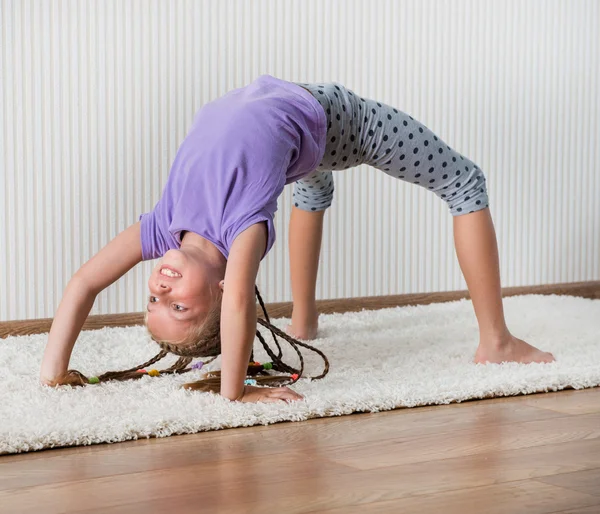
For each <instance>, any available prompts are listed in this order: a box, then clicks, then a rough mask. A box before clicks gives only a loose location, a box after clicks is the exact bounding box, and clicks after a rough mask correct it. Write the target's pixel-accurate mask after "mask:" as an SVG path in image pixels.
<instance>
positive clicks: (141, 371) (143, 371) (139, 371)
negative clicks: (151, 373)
mask: <svg viewBox="0 0 600 514" xmlns="http://www.w3.org/2000/svg"><path fill="white" fill-rule="evenodd" d="M136 373H146V370H145V369H138V370H137V371H136Z"/></svg>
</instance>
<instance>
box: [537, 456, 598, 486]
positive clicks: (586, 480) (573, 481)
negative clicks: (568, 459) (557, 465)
mask: <svg viewBox="0 0 600 514" xmlns="http://www.w3.org/2000/svg"><path fill="white" fill-rule="evenodd" d="M599 446H600V445H599ZM542 481H543V482H544V483H546V484H550V485H557V486H560V487H566V488H567V489H572V490H573V491H579V492H580V493H586V494H591V495H592V496H600V468H596V469H588V470H585V471H576V472H573V473H562V474H560V475H554V476H550V477H546V478H544V479H543V480H542Z"/></svg>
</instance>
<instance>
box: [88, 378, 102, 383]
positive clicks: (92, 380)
mask: <svg viewBox="0 0 600 514" xmlns="http://www.w3.org/2000/svg"><path fill="white" fill-rule="evenodd" d="M88 382H89V383H90V384H98V383H99V382H100V379H99V378H98V377H90V378H89V379H88Z"/></svg>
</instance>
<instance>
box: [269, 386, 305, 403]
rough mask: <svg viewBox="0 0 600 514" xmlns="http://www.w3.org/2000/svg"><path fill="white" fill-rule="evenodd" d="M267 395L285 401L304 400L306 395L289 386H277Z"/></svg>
mask: <svg viewBox="0 0 600 514" xmlns="http://www.w3.org/2000/svg"><path fill="white" fill-rule="evenodd" d="M267 395H268V396H269V397H270V398H277V399H279V400H285V401H297V400H302V399H304V397H303V396H302V395H300V394H298V393H297V392H296V391H292V390H291V389H290V388H289V387H276V388H273V389H270V390H268V393H267Z"/></svg>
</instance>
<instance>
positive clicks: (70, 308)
mask: <svg viewBox="0 0 600 514" xmlns="http://www.w3.org/2000/svg"><path fill="white" fill-rule="evenodd" d="M359 164H369V165H371V166H374V167H376V168H378V169H380V170H382V171H384V172H385V173H387V174H389V175H391V176H394V177H396V178H399V179H402V180H405V181H409V182H411V183H414V184H419V185H420V186H422V187H426V188H427V189H429V190H431V191H433V192H434V193H435V194H436V195H437V196H439V197H440V198H441V199H443V200H444V201H445V202H446V203H447V205H448V207H449V209H450V213H451V214H452V215H453V222H454V237H455V245H456V251H457V256H458V259H459V263H460V266H461V270H462V272H463V274H464V276H465V279H466V282H467V285H468V288H469V292H470V295H471V298H472V300H473V305H474V308H475V313H476V317H477V320H478V324H479V329H480V338H479V347H478V349H477V351H476V353H475V359H474V360H475V362H478V363H485V362H504V361H516V362H522V363H530V362H550V361H552V360H553V359H554V358H553V356H552V355H551V354H549V353H544V352H542V351H540V350H538V349H536V348H534V347H532V346H530V345H529V344H527V343H526V342H525V341H522V340H520V339H518V338H516V337H514V336H513V335H512V334H511V333H510V332H509V330H508V328H507V326H506V324H505V320H504V313H503V308H502V297H501V288H500V277H499V263H498V252H497V243H496V237H495V232H494V227H493V224H492V220H491V217H490V213H489V208H488V197H487V191H486V180H485V176H484V174H483V172H482V171H481V170H480V169H479V168H478V167H477V166H476V165H475V164H474V163H473V162H471V161H470V160H469V159H467V158H465V157H464V156H462V155H460V154H459V153H458V152H456V151H454V150H452V149H451V148H450V147H449V146H447V145H446V144H445V143H444V142H443V141H442V140H441V139H439V138H438V137H437V136H436V135H435V134H433V133H432V132H431V131H430V130H429V129H427V128H426V127H425V126H424V125H422V124H421V123H419V122H418V121H416V120H414V119H413V118H412V117H411V116H409V115H407V114H405V113H403V112H401V111H399V110H398V109H394V108H393V107H390V106H388V105H385V104H383V103H380V102H375V101H372V100H368V99H365V98H361V97H359V96H358V95H356V94H355V93H354V92H352V91H350V90H348V89H346V88H345V87H343V86H341V85H339V84H334V83H332V84H323V85H317V84H304V83H292V82H287V81H284V80H280V79H277V78H274V77H271V76H268V75H263V76H261V77H259V78H258V79H257V80H255V81H254V82H252V83H251V84H250V85H248V86H246V87H243V88H240V89H236V90H233V91H231V92H229V93H227V94H226V95H224V96H223V97H221V98H219V99H217V100H214V101H212V102H210V103H208V104H206V105H205V106H204V107H203V108H202V109H200V111H199V112H198V113H197V115H196V117H195V119H194V121H193V124H192V127H191V129H190V131H189V133H188V135H187V136H186V138H185V140H184V141H183V143H182V145H181V146H180V148H179V150H178V152H177V155H176V157H175V160H174V162H173V165H172V168H171V171H170V174H169V177H168V180H167V183H166V185H165V188H164V190H163V194H162V197H161V198H160V200H159V201H158V203H157V204H156V206H155V208H154V210H152V211H151V212H149V213H147V214H144V215H142V216H141V219H140V221H138V222H137V223H136V224H134V225H132V226H131V227H129V228H128V229H126V230H125V231H123V232H122V233H121V234H119V235H118V236H117V237H116V238H115V239H114V240H112V241H111V242H110V243H109V244H108V245H107V246H106V247H105V248H103V249H102V250H101V251H100V252H99V253H98V254H97V255H96V256H94V257H93V258H92V259H91V260H90V261H89V262H87V263H86V264H85V265H84V266H82V268H81V269H80V270H79V271H78V272H77V273H76V274H75V275H74V277H73V278H72V279H71V281H70V282H69V284H68V286H67V289H66V291H65V294H64V298H63V300H62V302H61V304H60V306H59V308H58V311H57V313H56V317H55V319H54V322H53V325H52V329H51V331H50V334H49V338H48V344H47V347H46V351H45V353H44V359H43V362H42V367H41V381H42V382H43V383H45V384H49V385H54V384H59V383H65V381H67V382H68V380H67V379H65V372H66V370H67V367H68V362H69V358H70V354H71V351H72V348H73V345H74V343H75V340H76V338H77V336H78V334H79V332H80V330H81V327H82V325H83V322H84V320H85V318H86V317H87V315H88V314H89V311H90V309H91V307H92V305H93V303H94V299H95V297H96V295H97V294H98V293H99V292H100V291H101V290H103V289H104V288H105V287H107V286H108V285H109V284H111V283H113V282H114V281H115V280H117V279H118V278H119V277H121V276H122V275H123V274H125V273H126V272H127V271H128V270H129V269H131V268H132V267H133V266H134V265H135V264H137V263H139V262H140V261H142V260H146V259H154V258H158V257H162V260H161V261H160V263H159V264H158V265H157V266H156V267H155V268H154V271H153V272H152V274H151V276H150V279H149V281H148V288H149V297H148V305H147V315H146V325H147V328H148V330H149V332H150V334H151V335H152V337H153V339H154V340H155V341H157V342H158V343H159V344H160V345H161V348H162V349H163V351H165V352H166V351H171V352H173V353H178V354H179V355H183V356H184V357H185V356H186V355H192V353H190V352H192V349H193V350H194V351H195V352H196V353H194V355H197V354H198V352H199V351H202V350H204V351H205V352H206V353H204V355H216V354H218V353H219V352H220V353H221V355H222V366H221V376H220V379H217V382H220V393H221V394H222V395H223V396H224V397H226V398H229V399H230V400H241V401H250V402H252V401H280V400H296V399H299V398H301V396H300V395H298V394H296V393H295V392H294V391H292V390H291V389H289V388H287V387H277V388H266V387H254V386H252V385H247V384H245V377H246V373H247V369H248V361H249V359H250V356H251V353H252V343H253V340H254V336H255V332H256V324H257V317H256V302H255V285H254V284H255V281H256V276H257V273H258V267H259V264H260V262H261V260H262V259H263V258H264V256H265V255H266V254H267V252H268V251H269V250H270V249H271V247H272V246H273V243H274V241H275V232H274V226H273V217H274V214H275V211H276V209H277V199H278V197H279V195H280V194H281V192H282V191H283V188H284V186H285V185H286V184H288V183H291V182H295V189H294V207H293V208H292V217H291V221H290V261H291V279H292V294H293V300H294V307H293V314H292V322H291V325H290V326H289V327H288V332H289V333H290V334H292V335H295V336H297V337H299V338H301V339H312V338H314V337H315V336H316V333H317V327H318V314H317V310H316V305H315V284H316V278H317V267H318V260H319V251H320V243H321V234H322V227H323V215H324V211H325V210H326V209H327V208H328V207H329V206H330V205H331V202H332V196H333V189H334V187H333V179H332V173H331V170H342V169H348V168H350V167H351V166H356V165H359ZM220 319H221V320H222V321H223V322H220ZM186 349H187V350H186ZM186 351H188V353H187V354H186ZM184 357H182V358H184ZM152 362H155V361H152ZM187 363H189V361H188V362H187ZM187 363H186V365H187ZM145 364H147V363H145ZM180 368H181V369H183V368H185V366H183V367H181V366H180ZM135 369H138V368H135ZM128 371H131V370H128ZM217 388H218V386H217Z"/></svg>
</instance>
